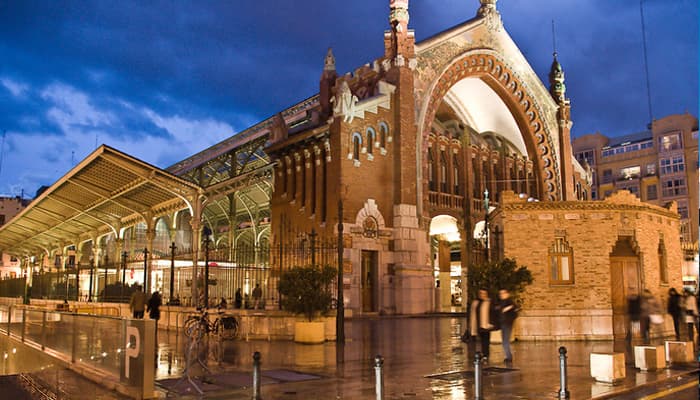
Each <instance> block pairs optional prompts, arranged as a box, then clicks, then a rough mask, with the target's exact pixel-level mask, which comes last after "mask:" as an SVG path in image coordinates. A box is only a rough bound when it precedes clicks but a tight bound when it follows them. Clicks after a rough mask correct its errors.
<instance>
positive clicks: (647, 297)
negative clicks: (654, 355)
mask: <svg viewBox="0 0 700 400" xmlns="http://www.w3.org/2000/svg"><path fill="white" fill-rule="evenodd" d="M641 309H642V314H641V321H640V322H641V326H642V335H643V337H644V343H645V344H649V342H650V340H651V332H650V331H651V325H652V324H654V325H659V324H662V323H663V315H662V312H663V311H662V309H661V305H660V304H659V301H658V300H657V299H656V297H654V295H652V294H651V291H650V290H649V289H644V292H642V304H641Z"/></svg>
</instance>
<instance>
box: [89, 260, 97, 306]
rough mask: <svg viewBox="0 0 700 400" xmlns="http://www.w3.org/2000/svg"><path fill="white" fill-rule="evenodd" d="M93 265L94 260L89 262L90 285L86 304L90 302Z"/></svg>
mask: <svg viewBox="0 0 700 400" xmlns="http://www.w3.org/2000/svg"><path fill="white" fill-rule="evenodd" d="M94 265H95V261H94V260H90V285H89V287H88V302H91V301H92V276H93V275H94V271H93V269H94V268H93V266H94Z"/></svg>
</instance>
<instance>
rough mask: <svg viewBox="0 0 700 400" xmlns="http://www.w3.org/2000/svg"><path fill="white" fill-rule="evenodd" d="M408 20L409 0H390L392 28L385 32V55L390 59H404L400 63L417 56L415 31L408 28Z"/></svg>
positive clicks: (390, 22)
mask: <svg viewBox="0 0 700 400" xmlns="http://www.w3.org/2000/svg"><path fill="white" fill-rule="evenodd" d="M408 20H409V15H408V0H390V1H389V25H390V26H391V30H390V31H386V32H385V33H384V57H385V58H386V59H388V60H395V59H397V58H398V59H402V61H399V64H403V63H404V62H405V61H406V60H408V59H410V58H413V57H414V56H415V49H414V44H415V36H414V33H413V31H410V32H409V30H408ZM399 56H400V57H399Z"/></svg>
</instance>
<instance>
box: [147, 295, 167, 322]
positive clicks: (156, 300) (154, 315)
mask: <svg viewBox="0 0 700 400" xmlns="http://www.w3.org/2000/svg"><path fill="white" fill-rule="evenodd" d="M162 305H163V298H162V297H160V293H158V291H155V292H153V294H152V295H151V298H150V299H149V300H148V305H147V307H146V311H148V317H149V318H151V319H154V320H156V325H158V320H159V319H160V306H162Z"/></svg>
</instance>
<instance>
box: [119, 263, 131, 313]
mask: <svg viewBox="0 0 700 400" xmlns="http://www.w3.org/2000/svg"><path fill="white" fill-rule="evenodd" d="M128 255H129V253H127V252H126V251H124V252H123V253H122V287H121V289H120V291H119V293H120V294H119V301H120V302H122V301H124V285H126V257H127V256H128Z"/></svg>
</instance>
